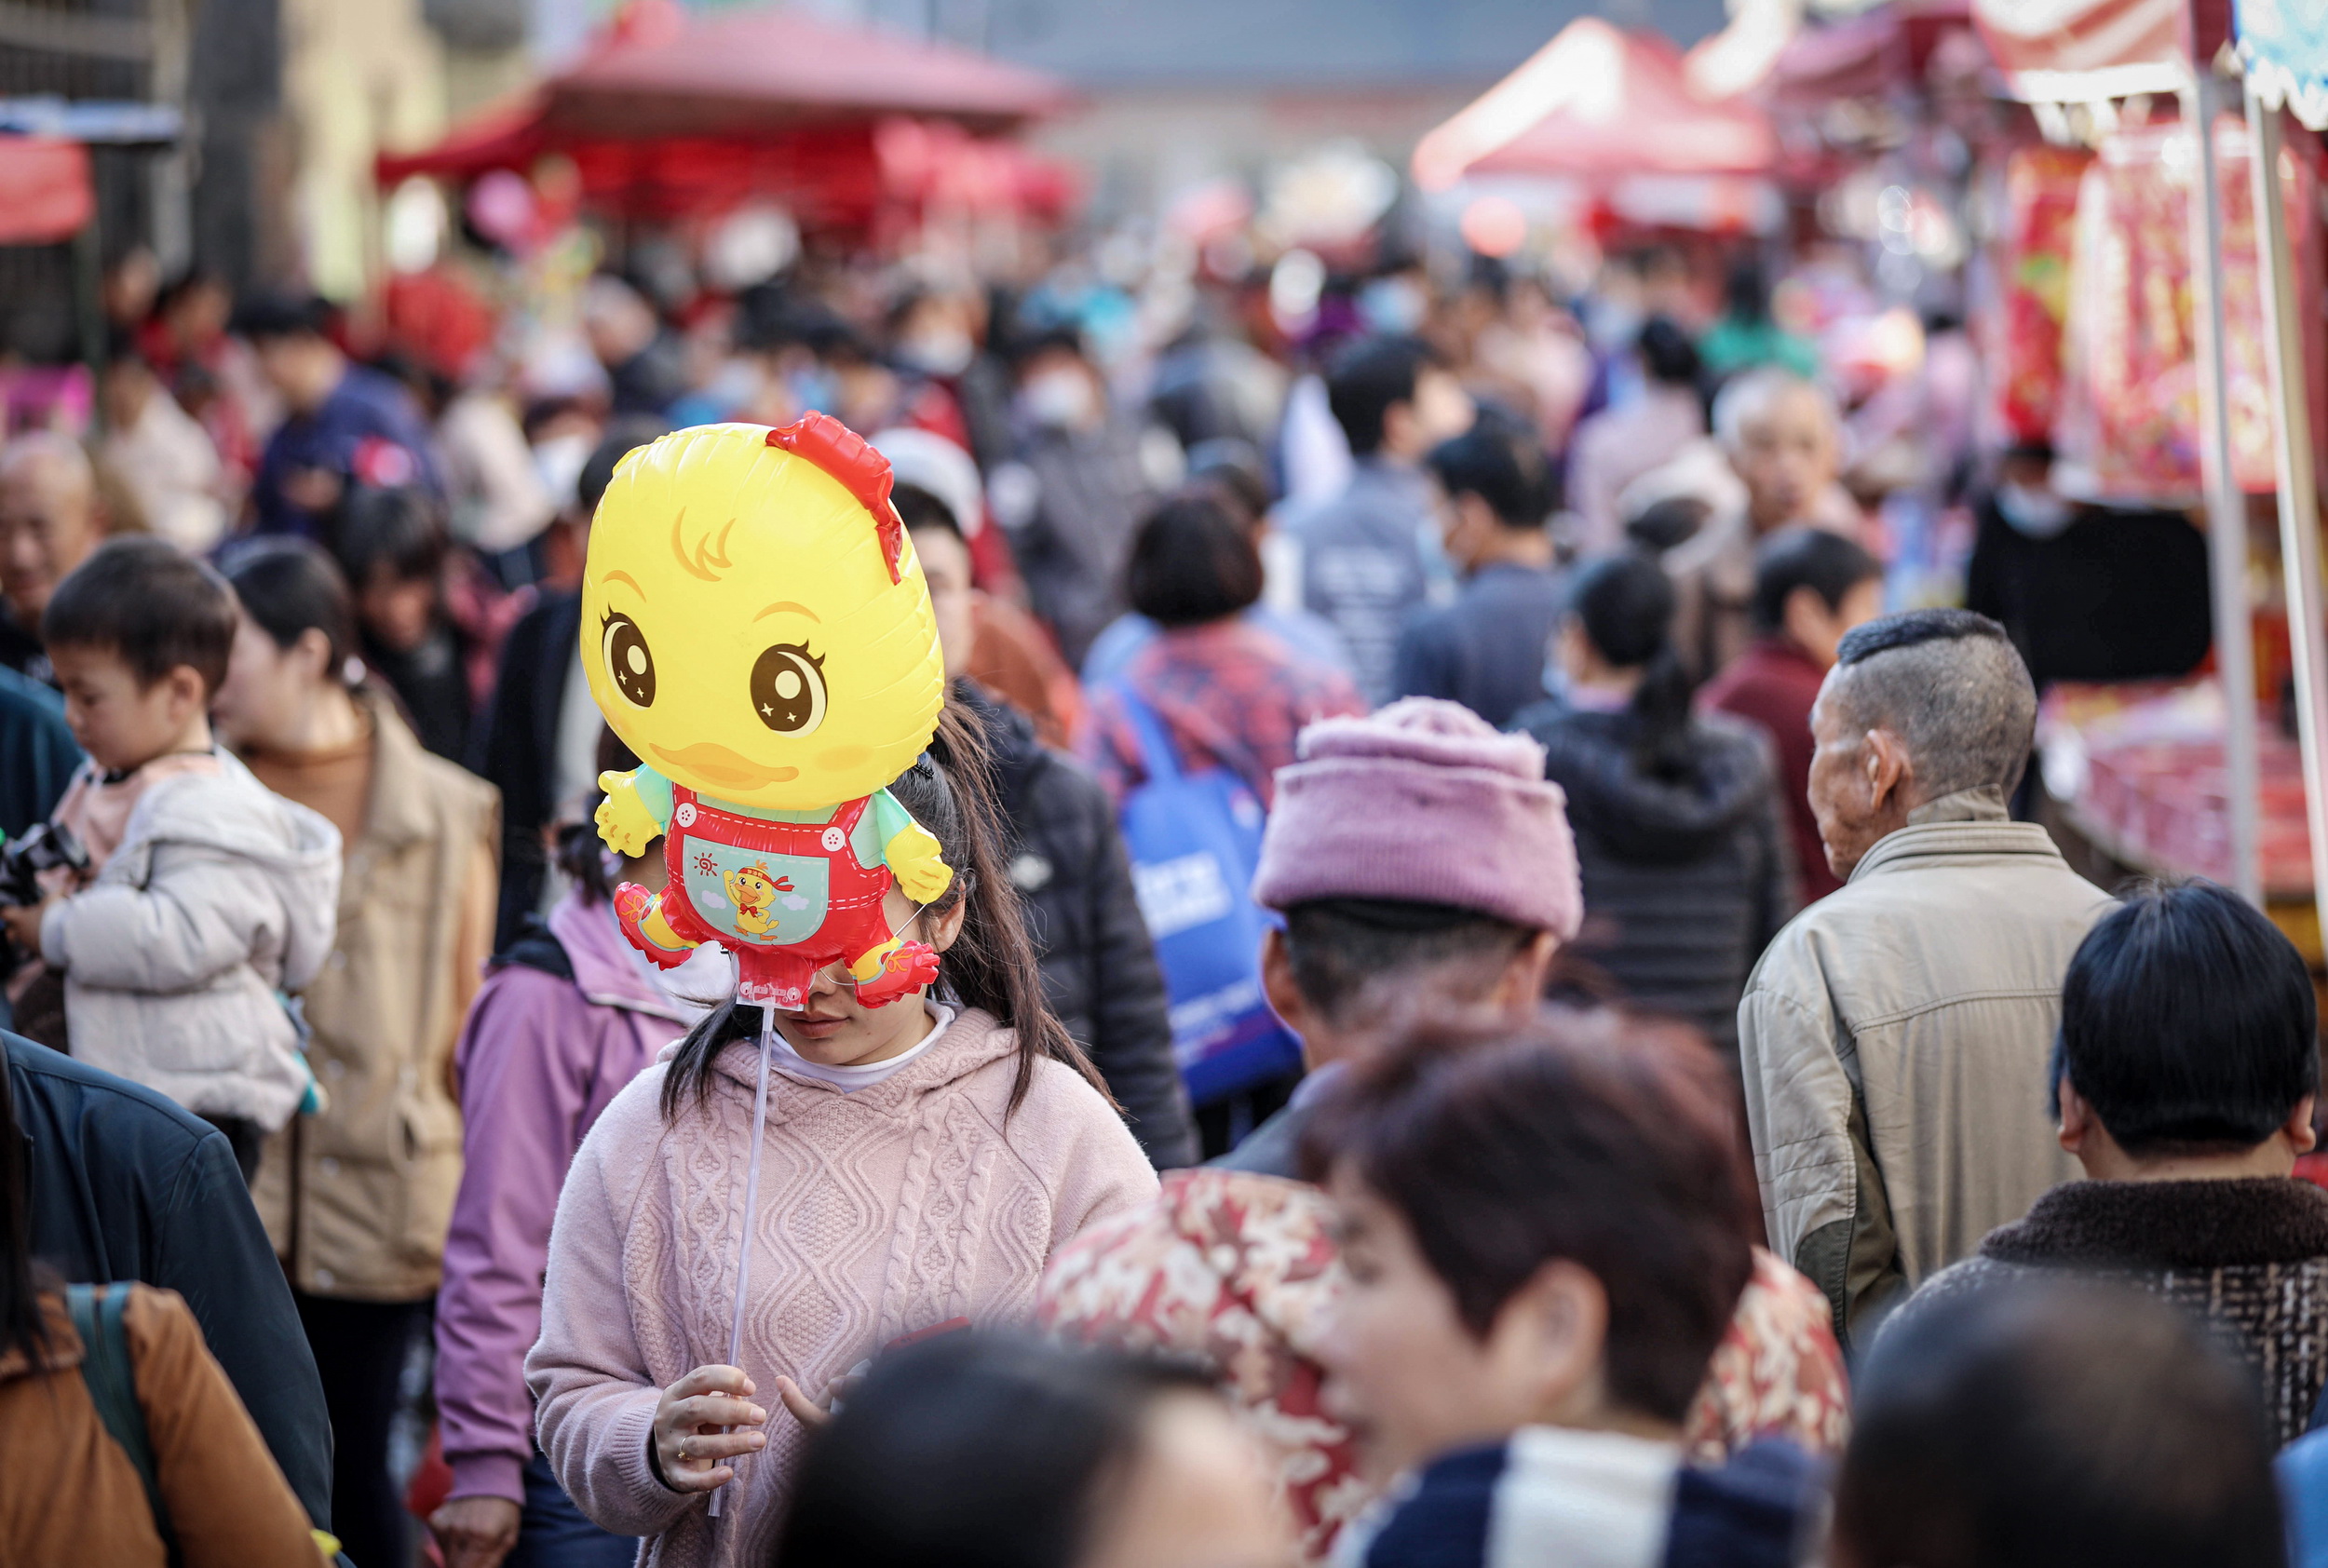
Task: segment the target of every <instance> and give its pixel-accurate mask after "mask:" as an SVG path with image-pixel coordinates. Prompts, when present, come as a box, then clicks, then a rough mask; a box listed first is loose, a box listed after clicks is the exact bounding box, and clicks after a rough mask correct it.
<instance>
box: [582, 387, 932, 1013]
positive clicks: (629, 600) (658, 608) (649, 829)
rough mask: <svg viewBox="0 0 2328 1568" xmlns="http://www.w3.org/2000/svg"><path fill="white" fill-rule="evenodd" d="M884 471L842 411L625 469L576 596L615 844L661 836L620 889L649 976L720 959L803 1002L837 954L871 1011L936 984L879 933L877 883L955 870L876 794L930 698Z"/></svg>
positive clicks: (923, 642) (656, 450) (908, 884)
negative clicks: (629, 756)
mask: <svg viewBox="0 0 2328 1568" xmlns="http://www.w3.org/2000/svg"><path fill="white" fill-rule="evenodd" d="M889 482H890V481H889V465H888V462H887V459H885V458H883V457H882V456H881V455H880V453H876V452H874V451H873V449H872V448H871V447H870V446H868V445H867V444H866V443H865V441H864V440H863V439H862V438H860V437H859V436H858V435H856V434H855V433H854V432H852V431H850V430H849V429H848V428H847V427H846V426H843V425H842V424H841V423H840V422H839V421H838V420H835V419H832V418H830V417H828V416H827V415H824V414H820V413H811V414H809V415H808V416H807V417H805V419H802V420H801V421H800V422H799V423H797V424H794V425H790V426H785V427H784V428H783V429H780V430H771V429H768V428H767V427H765V426H758V425H706V426H696V427H695V428H692V429H686V430H676V431H673V432H672V433H670V435H667V436H664V437H663V438H661V439H658V440H656V441H655V442H654V443H653V444H651V445H649V446H645V447H642V448H640V449H639V450H638V451H636V452H633V453H630V454H629V456H627V457H625V458H624V459H623V460H622V462H621V464H620V466H617V467H616V470H615V478H614V482H613V483H612V484H610V485H609V486H607V489H606V494H605V497H604V498H603V499H602V500H601V501H600V502H599V506H598V513H597V517H596V519H595V520H594V521H593V523H592V524H591V528H590V546H589V563H588V565H587V566H586V567H585V569H584V574H583V584H582V668H583V669H584V670H585V671H586V672H587V674H588V676H589V685H590V696H592V697H594V698H595V699H596V700H597V702H598V706H599V709H600V710H601V711H602V712H603V713H604V714H605V715H606V722H607V723H608V724H609V725H610V726H612V728H613V729H614V732H615V733H616V735H618V736H620V737H622V739H623V742H624V743H625V744H626V745H628V746H629V748H630V750H632V751H633V752H634V753H636V754H637V756H638V757H639V759H640V762H641V764H642V765H641V766H639V767H637V768H635V769H633V770H632V771H630V772H629V773H609V774H605V775H603V776H602V777H601V778H600V780H599V783H600V786H601V787H602V789H604V790H605V791H606V800H605V803H604V804H602V805H601V806H600V807H599V812H598V828H599V832H600V835H601V836H602V837H603V838H604V839H605V841H606V843H607V845H608V846H609V847H611V848H613V849H614V850H616V852H617V853H619V854H623V855H629V856H636V855H639V854H641V853H643V851H644V850H645V848H646V845H647V844H648V842H649V841H650V840H652V839H653V838H654V837H655V835H656V834H657V833H661V834H662V835H663V845H664V847H663V854H664V859H665V863H666V864H667V865H668V867H669V869H670V883H669V885H668V886H667V887H666V888H665V890H664V891H663V892H661V893H659V894H652V895H650V894H649V893H647V892H646V891H645V890H644V889H643V888H641V887H637V886H634V885H629V884H626V885H624V886H623V887H622V888H621V889H619V890H618V891H617V893H616V902H615V908H616V915H617V917H618V918H619V920H620V922H621V924H622V928H623V932H624V934H625V935H626V936H628V937H629V939H630V941H631V943H632V944H633V945H634V946H636V947H637V948H638V949H639V951H640V952H642V953H645V954H646V955H647V957H648V958H650V959H652V960H654V961H655V962H656V963H657V964H659V965H662V966H665V967H670V966H676V965H677V964H679V963H681V962H683V961H684V959H685V957H686V955H687V953H688V951H689V950H690V949H692V948H693V947H695V946H696V945H697V943H700V942H706V941H716V942H719V943H721V944H723V945H724V946H725V947H727V948H728V949H730V950H731V951H732V952H734V953H735V954H736V956H737V976H738V983H737V996H738V999H739V1000H741V1001H744V1002H747V1003H751V1004H755V1005H760V1006H765V1007H776V1008H784V1009H792V1010H797V1009H799V1008H800V1007H803V1006H805V1003H806V999H807V991H808V984H809V981H810V980H812V979H813V978H814V977H815V975H816V973H817V971H818V970H819V969H820V968H822V967H824V966H826V965H829V964H832V963H834V962H836V961H838V962H841V963H845V964H846V965H847V966H848V968H849V972H850V975H851V978H852V979H854V980H856V982H857V998H858V1000H859V1002H860V1003H862V1004H864V1005H866V1006H868V1007H880V1006H884V1005H886V1004H887V1003H888V1002H891V1001H894V1000H896V999H897V998H898V997H900V996H903V995H906V994H910V993H913V992H915V991H918V990H920V989H921V988H922V987H923V986H925V985H927V984H928V983H929V982H930V981H931V980H934V979H936V977H937V956H936V954H935V953H932V952H931V951H930V950H929V949H928V947H927V946H926V945H924V944H923V943H920V942H902V941H900V940H899V939H898V938H897V936H896V935H895V934H894V933H893V932H892V931H891V930H890V928H889V923H888V918H887V915H886V914H885V913H884V912H883V911H882V895H883V894H884V893H886V892H887V889H888V887H889V885H890V882H891V880H892V878H894V879H895V881H896V884H897V885H898V886H899V887H900V888H901V889H902V890H903V891H904V893H905V894H906V896H907V897H908V898H910V899H913V900H914V902H915V903H917V904H924V905H927V904H928V903H931V902H933V901H934V900H936V899H939V898H940V897H941V896H942V895H943V894H944V892H945V890H946V888H947V886H948V885H949V884H950V883H951V881H952V879H953V875H954V873H953V872H952V870H951V869H950V868H948V867H947V865H946V863H945V861H944V859H943V858H941V854H940V851H939V845H938V841H937V839H936V838H935V837H933V836H932V835H931V834H930V833H929V831H927V829H925V828H923V827H922V826H921V824H920V823H918V822H916V821H914V818H913V817H912V815H911V814H910V813H908V812H907V811H906V809H905V808H904V807H903V806H901V805H900V804H898V803H897V801H895V800H894V799H892V798H891V796H890V795H889V792H888V791H887V790H886V789H885V788H883V786H884V785H886V784H887V782H888V781H889V780H890V779H892V778H895V777H898V776H899V775H900V774H902V773H903V772H905V771H906V770H907V769H908V768H910V767H911V766H913V765H914V761H915V759H916V758H918V757H919V756H920V755H921V753H922V750H923V749H924V748H925V747H927V745H928V744H929V739H930V737H931V735H932V734H933V733H934V732H935V730H936V728H937V723H938V713H939V710H940V709H941V707H942V706H943V704H944V701H945V668H944V663H943V660H942V659H941V656H940V653H939V648H938V629H937V621H936V619H935V617H934V616H933V615H932V614H931V612H930V606H929V589H928V586H927V583H926V582H925V581H924V580H923V577H922V569H921V563H920V561H918V560H917V559H916V558H915V556H914V547H913V542H912V540H911V539H910V538H909V537H908V536H907V534H906V533H905V530H904V527H903V525H902V523H901V522H900V520H899V518H898V514H897V511H896V508H894V507H891V506H890V504H889Z"/></svg>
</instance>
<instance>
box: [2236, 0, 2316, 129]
mask: <svg viewBox="0 0 2328 1568" xmlns="http://www.w3.org/2000/svg"><path fill="white" fill-rule="evenodd" d="M2231 10H2232V15H2233V17H2234V19H2235V25H2236V26H2237V28H2238V30H2239V45H2240V63H2241V64H2243V65H2244V66H2245V67H2246V70H2247V80H2248V82H2249V84H2250V85H2251V86H2253V87H2254V89H2255V96H2256V97H2258V98H2260V99H2262V100H2263V101H2265V102H2266V103H2267V104H2269V105H2270V106H2271V107H2273V108H2275V109H2276V108H2285V109H2286V110H2287V111H2288V112H2289V113H2290V114H2292V115H2294V116H2295V117H2296V118H2297V119H2299V120H2301V121H2303V122H2304V123H2305V124H2306V125H2307V126H2309V127H2310V128H2312V129H2314V130H2328V7H2321V6H2319V5H2306V4H2302V3H2300V0H2233V4H2232V7H2231Z"/></svg>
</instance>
